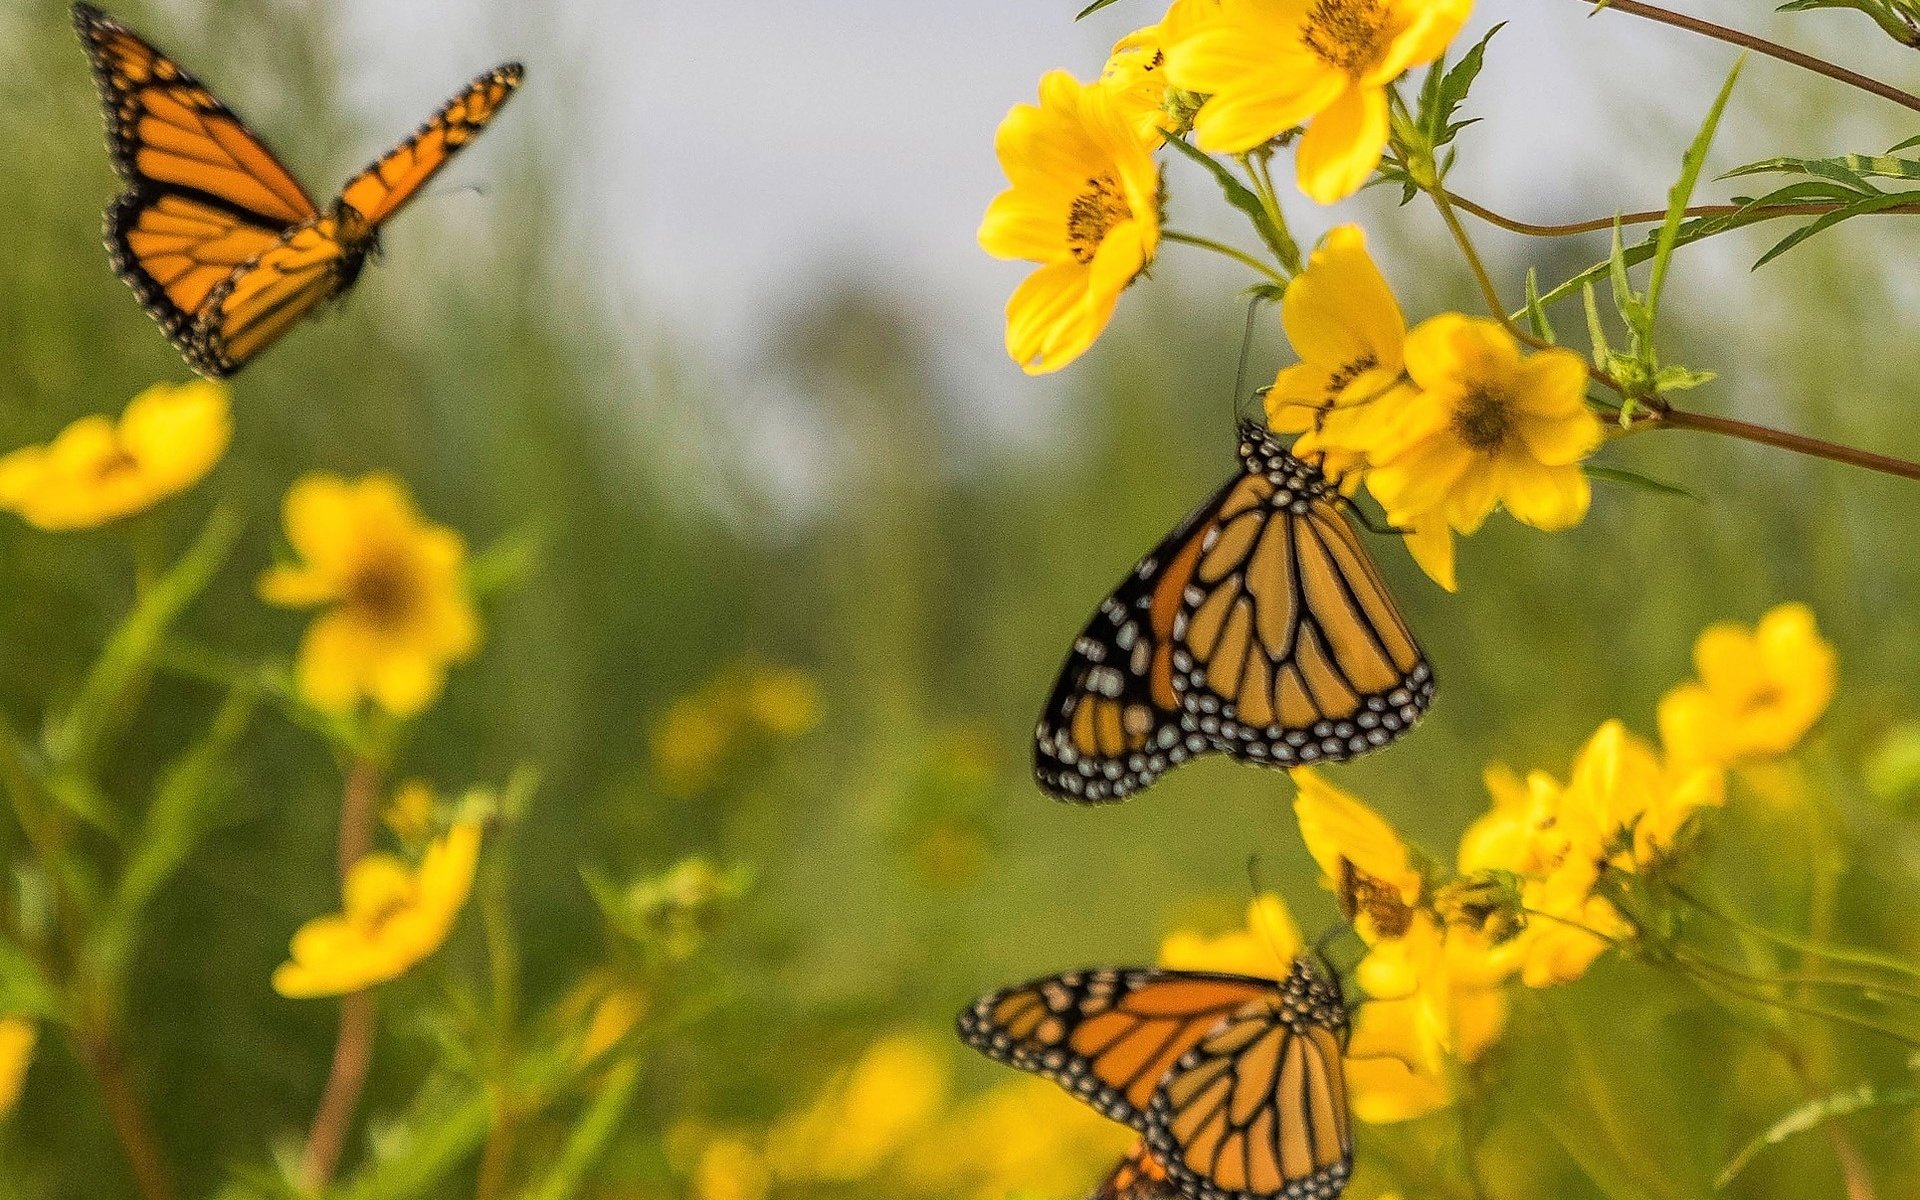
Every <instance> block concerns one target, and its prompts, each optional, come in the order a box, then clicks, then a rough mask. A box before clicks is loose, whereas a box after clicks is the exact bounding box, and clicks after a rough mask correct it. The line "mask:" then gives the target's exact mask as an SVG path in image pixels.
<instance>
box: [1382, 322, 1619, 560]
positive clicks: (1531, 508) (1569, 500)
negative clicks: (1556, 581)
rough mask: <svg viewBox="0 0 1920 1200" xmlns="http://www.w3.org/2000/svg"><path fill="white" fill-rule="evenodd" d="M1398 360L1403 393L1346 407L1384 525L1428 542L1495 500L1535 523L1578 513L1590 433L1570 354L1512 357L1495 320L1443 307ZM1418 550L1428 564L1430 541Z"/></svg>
mask: <svg viewBox="0 0 1920 1200" xmlns="http://www.w3.org/2000/svg"><path fill="white" fill-rule="evenodd" d="M1406 356H1407V373H1408V374H1409V375H1410V376H1411V377H1412V380H1413V385H1414V390H1413V391H1412V392H1411V393H1410V394H1408V395H1407V396H1406V398H1405V399H1404V400H1403V401H1402V402H1400V403H1396V404H1395V405H1393V406H1392V410H1391V411H1390V412H1382V413H1379V414H1377V415H1376V414H1365V413H1362V414H1357V416H1356V421H1357V422H1365V423H1366V424H1367V426H1368V427H1367V428H1366V429H1364V430H1361V431H1359V432H1357V433H1355V434H1353V435H1352V440H1353V441H1355V442H1356V443H1360V444H1363V445H1365V447H1366V449H1367V452H1368V455H1367V456H1368V459H1369V461H1370V462H1371V463H1372V467H1373V469H1372V471H1371V473H1370V474H1369V475H1368V476H1367V486H1368V488H1370V489H1371V490H1372V492H1373V494H1374V495H1375V496H1376V497H1378V498H1379V500H1380V502H1381V504H1382V505H1384V506H1385V507H1386V510H1387V518H1388V520H1390V521H1392V522H1394V523H1395V524H1399V525H1406V526H1407V527H1410V528H1411V527H1419V528H1422V529H1425V530H1426V531H1427V532H1428V537H1429V538H1430V539H1438V538H1440V537H1444V536H1445V531H1446V528H1447V527H1451V528H1452V529H1453V530H1455V531H1457V532H1460V533H1463V534H1471V533H1473V532H1474V531H1476V530H1478V529H1479V528H1480V524H1481V522H1483V521H1485V520H1486V518H1487V515H1488V514H1489V513H1491V512H1492V511H1493V510H1494V508H1495V506H1496V505H1502V504H1504V505H1505V506H1506V508H1507V511H1509V512H1511V513H1512V514H1513V515H1514V517H1515V518H1516V519H1518V520H1520V521H1523V522H1525V523H1526V524H1528V525H1532V526H1535V527H1536V528H1540V529H1564V528H1566V527H1568V526H1570V525H1575V524H1578V523H1579V522H1580V521H1581V519H1583V518H1584V517H1585V516H1586V514H1587V505H1588V504H1589V502H1590V501H1591V499H1592V492H1591V489H1590V486H1589V484H1588V482H1587V476H1586V473H1585V472H1584V471H1583V470H1581V468H1580V462H1581V460H1582V459H1584V458H1586V457H1587V455H1589V454H1591V453H1592V452H1593V450H1594V449H1595V448H1596V447H1597V446H1599V444H1600V438H1601V428H1600V419H1599V418H1598V417H1596V416H1595V415H1594V413H1593V410H1592V409H1590V408H1589V407H1587V402H1586V384H1587V368H1586V364H1585V362H1583V361H1582V360H1581V358H1580V357H1579V355H1577V354H1574V353H1573V352H1572V351H1569V350H1562V349H1551V350H1542V351H1540V352H1539V353H1537V354H1534V355H1531V356H1528V357H1522V355H1521V353H1520V346H1519V343H1518V342H1516V341H1515V340H1514V337H1513V335H1512V334H1511V333H1509V332H1508V331H1507V330H1506V329H1504V328H1502V327H1501V326H1500V325H1498V324H1496V323H1495V322H1493V321H1490V320H1486V319H1484V318H1479V317H1466V316H1462V315H1460V314H1458V313H1444V314H1442V315H1440V316H1437V317H1434V318H1432V319H1431V320H1428V321H1425V322H1422V323H1421V324H1420V326H1419V327H1418V328H1416V329H1415V330H1414V331H1413V332H1412V333H1411V334H1409V335H1407V346H1406ZM1441 518H1444V523H1441V522H1440V519H1441ZM1427 553H1428V556H1429V557H1430V558H1433V559H1434V560H1435V561H1438V556H1439V548H1438V547H1437V546H1432V545H1429V546H1428V547H1427ZM1446 553H1447V559H1446V561H1447V562H1449V563H1450V562H1451V549H1450V548H1449V549H1448V550H1447V552H1446ZM1422 565H1423V566H1424V565H1426V564H1425V563H1424V562H1423V564H1422ZM1448 569H1449V572H1450V569H1451V568H1450V567H1449V568H1448ZM1429 573H1432V572H1431V571H1430V572H1429ZM1437 577H1438V576H1437V575H1436V578H1437ZM1443 582H1444V580H1443Z"/></svg>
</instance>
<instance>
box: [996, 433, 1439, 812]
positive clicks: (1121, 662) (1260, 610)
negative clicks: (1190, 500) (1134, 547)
mask: <svg viewBox="0 0 1920 1200" xmlns="http://www.w3.org/2000/svg"><path fill="white" fill-rule="evenodd" d="M1240 453H1241V457H1242V458H1243V459H1244V460H1245V462H1246V470H1244V471H1243V472H1242V473H1241V474H1240V475H1238V476H1236V477H1235V478H1233V479H1232V480H1230V481H1229V482H1228V483H1227V484H1226V485H1225V486H1224V487H1222V488H1221V489H1220V491H1219V492H1217V493H1216V494H1215V495H1214V496H1213V497H1212V498H1211V499H1209V500H1208V501H1207V503H1205V504H1204V505H1202V506H1201V507H1200V509H1199V510H1198V511H1197V512H1195V513H1194V514H1193V516H1191V517H1189V518H1188V519H1187V520H1186V521H1185V522H1183V523H1182V524H1181V525H1180V527H1179V528H1178V529H1176V530H1174V532H1173V533H1172V534H1170V535H1169V536H1168V537H1167V539H1166V540H1165V541H1163V542H1162V543H1161V544H1160V545H1159V546H1157V547H1155V549H1154V551H1153V552H1152V553H1151V554H1149V555H1148V556H1147V557H1146V558H1144V559H1142V560H1141V562H1140V565H1139V566H1137V567H1136V568H1134V571H1133V573H1132V574H1130V575H1128V576H1127V578H1126V580H1125V581H1124V582H1122V583H1121V585H1120V587H1119V588H1117V589H1115V591H1114V593H1113V595H1112V596H1110V597H1109V598H1108V599H1107V600H1106V601H1105V602H1104V603H1103V604H1102V605H1101V606H1100V609H1099V611H1098V612H1096V613H1095V614H1094V617H1093V620H1092V621H1091V622H1090V623H1089V624H1088V625H1087V628H1086V630H1085V631H1084V632H1082V633H1081V635H1080V637H1079V638H1078V639H1076V640H1075V642H1074V645H1073V650H1072V652H1071V653H1070V654H1069V655H1068V657H1067V663H1066V666H1065V667H1064V668H1063V669H1062V670H1061V673H1060V679H1059V681H1058V683H1056V684H1055V685H1054V690H1053V695H1052V697H1051V698H1050V699H1049V700H1048V702H1047V707H1046V709H1045V710H1044V711H1043V712H1042V714H1041V718H1040V724H1039V728H1038V730H1037V731H1036V734H1035V738H1034V778H1035V779H1036V780H1037V781H1038V782H1039V784H1040V786H1041V787H1042V788H1043V789H1044V790H1046V791H1047V792H1049V793H1051V794H1052V795H1055V796H1058V797H1061V798H1063V799H1068V800H1079V801H1084V802H1101V801H1108V800H1120V799H1124V798H1125V797H1127V796H1128V795H1130V794H1132V793H1133V792H1137V791H1139V790H1140V789H1141V788H1143V787H1146V786H1147V785H1148V784H1150V783H1152V782H1153V781H1154V780H1155V779H1157V778H1158V777H1159V776H1160V775H1161V773H1163V772H1164V771H1166V770H1167V769H1168V768H1170V767H1172V766H1175V765H1177V764H1179V763H1181V762H1183V761H1185V760H1186V759H1188V758H1191V757H1193V756H1194V755H1197V754H1203V753H1207V752H1209V751H1220V752H1223V753H1226V754H1229V755H1231V756H1233V757H1235V758H1238V759H1241V760H1243V761H1246V762H1258V763H1266V764H1269V765H1275V766H1293V765H1297V764H1301V763H1311V762H1330V761H1339V760H1341V759H1347V758H1352V757H1354V756H1356V755H1359V754H1364V753H1366V752H1368V751H1370V750H1376V749H1378V748H1380V747H1382V746H1385V745H1386V744H1388V743H1389V742H1391V741H1393V740H1394V739H1395V738H1396V737H1398V736H1400V735H1401V734H1403V733H1405V732H1406V731H1407V730H1408V729H1410V728H1411V727H1412V726H1413V724H1414V723H1415V722H1416V721H1418V720H1419V718H1420V716H1421V714H1422V713H1424V712H1425V711H1426V709H1427V706H1428V705H1429V704H1430V703H1431V702H1432V699H1433V671H1432V668H1431V667H1429V666H1428V664H1427V661H1426V658H1425V656H1424V655H1423V654H1422V653H1421V652H1420V648H1419V646H1418V644H1417V643H1415V641H1414V639H1413V635H1412V633H1411V632H1410V631H1409V630H1408V629H1407V624H1406V621H1405V619H1404V618H1402V617H1401V615H1400V611H1399V609H1398V608H1397V607H1396V606H1395V604H1394V602H1393V598H1392V596H1391V595H1390V594H1388V592H1387V589H1386V583H1385V581H1384V580H1382V579H1381V577H1380V573H1379V569H1378V568H1376V567H1375V566H1374V564H1373V560H1372V559H1371V558H1370V557H1368V555H1367V552H1366V549H1365V548H1364V547H1363V546H1361V544H1360V540H1359V538H1358V537H1357V536H1356V535H1355V534H1354V532H1353V527H1352V525H1350V524H1349V523H1348V521H1347V518H1346V516H1345V514H1344V513H1343V512H1342V511H1341V510H1340V508H1339V503H1340V501H1339V498H1338V494H1337V492H1335V491H1334V490H1333V489H1332V488H1331V487H1330V486H1329V485H1328V484H1327V483H1326V481H1325V480H1324V479H1323V478H1322V477H1321V475H1320V473H1319V471H1318V470H1317V468H1315V467H1314V466H1312V465H1311V464H1308V463H1304V462H1302V461H1301V460H1299V459H1297V458H1295V457H1293V455H1292V454H1290V453H1289V452H1288V451H1287V449H1286V448H1285V447H1284V446H1282V445H1280V444H1279V443H1278V442H1276V441H1274V440H1273V439H1272V438H1271V437H1270V436H1268V435H1267V434H1266V433H1265V431H1263V430H1261V429H1260V428H1259V427H1258V426H1255V425H1251V424H1249V425H1247V426H1245V427H1243V429H1242V433H1241V447H1240Z"/></svg>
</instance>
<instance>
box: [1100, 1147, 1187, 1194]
mask: <svg viewBox="0 0 1920 1200" xmlns="http://www.w3.org/2000/svg"><path fill="white" fill-rule="evenodd" d="M1179 1195H1180V1189H1178V1188H1176V1187H1174V1186H1173V1181H1172V1180H1170V1179H1168V1178H1167V1169H1166V1168H1165V1167H1163V1166H1161V1165H1160V1162H1159V1160H1158V1159H1156V1158H1154V1157H1153V1154H1152V1152H1151V1151H1149V1150H1148V1149H1147V1143H1146V1141H1145V1140H1144V1139H1143V1140H1141V1141H1137V1142H1135V1143H1134V1144H1133V1148H1132V1149H1131V1150H1129V1151H1127V1156H1126V1157H1125V1158H1123V1159H1121V1160H1120V1164H1119V1165H1118V1166H1116V1167H1114V1169H1113V1173H1112V1174H1111V1175H1108V1176H1107V1177H1106V1178H1105V1179H1104V1180H1102V1181H1101V1182H1100V1186H1099V1187H1096V1188H1094V1189H1093V1193H1092V1194H1091V1195H1089V1196H1088V1197H1087V1200H1175V1197H1177V1196H1179Z"/></svg>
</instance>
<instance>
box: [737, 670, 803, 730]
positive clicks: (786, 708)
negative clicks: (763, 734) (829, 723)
mask: <svg viewBox="0 0 1920 1200" xmlns="http://www.w3.org/2000/svg"><path fill="white" fill-rule="evenodd" d="M746 702H747V714H748V715H749V716H751V717H752V718H753V721H754V723H755V724H757V725H759V726H760V728H762V729H764V730H766V731H767V732H768V733H772V734H777V735H779V736H780V737H790V738H791V737H799V736H801V735H802V734H805V733H810V732H812V731H813V729H814V727H815V726H817V725H818V724H820V687H819V685H818V684H816V683H814V681H813V679H812V678H811V677H809V676H808V675H807V674H806V673H805V672H804V671H794V670H786V669H777V668H776V669H766V670H761V671H756V672H755V673H754V674H753V676H752V678H750V679H748V680H747V695H746Z"/></svg>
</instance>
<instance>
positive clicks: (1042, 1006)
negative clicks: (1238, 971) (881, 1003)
mask: <svg viewBox="0 0 1920 1200" xmlns="http://www.w3.org/2000/svg"><path fill="white" fill-rule="evenodd" d="M1274 986H1275V984H1274V981H1273V980H1271V979H1254V978H1250V977H1247V976H1242V975H1215V974H1206V973H1201V972H1188V971H1160V970H1149V969H1136V970H1103V971H1074V972H1070V973H1068V974H1065V975H1056V976H1051V977H1049V978H1046V979H1036V980H1034V981H1032V982H1031V983H1025V984H1022V985H1020V986H1019V987H1014V988H1008V989H1006V990H1004V991H1000V992H995V993H994V994H992V995H990V996H984V997H982V998H981V999H979V1000H977V1001H975V1002H974V1003H973V1005H971V1006H970V1007H969V1008H967V1010H966V1011H965V1012H962V1013H961V1014H960V1020H959V1030H960V1038H961V1040H962V1041H964V1042H966V1043H967V1044H968V1045H969V1046H972V1047H973V1048H974V1049H976V1050H978V1051H980V1052H981V1053H982V1054H985V1055H986V1056H987V1057H989V1058H992V1059H996V1060H998V1061H1000V1062H1004V1063H1007V1064H1009V1065H1011V1066H1015V1067H1018V1068H1020V1069H1021V1070H1023V1071H1031V1072H1033V1073H1034V1074H1037V1075H1042V1076H1045V1077H1046V1078H1048V1079H1051V1080H1053V1081H1054V1082H1055V1083H1058V1084H1059V1085H1060V1086H1061V1087H1064V1088H1066V1089H1067V1090H1068V1091H1070V1092H1072V1093H1073V1094H1074V1095H1076V1096H1078V1097H1080V1098H1081V1099H1082V1100H1085V1101H1086V1102H1087V1103H1088V1104H1091V1105H1092V1106H1093V1107H1094V1108H1096V1109H1098V1110H1099V1111H1100V1112H1101V1113H1103V1114H1105V1115H1106V1116H1108V1117H1110V1118H1112V1119H1113V1120H1116V1121H1120V1122H1123V1123H1125V1124H1127V1125H1131V1126H1133V1127H1134V1128H1136V1129H1139V1128H1143V1121H1144V1119H1145V1118H1144V1113H1145V1110H1146V1106H1147V1102H1148V1100H1149V1099H1150V1098H1151V1097H1152V1095H1153V1090H1154V1087H1155V1086H1156V1085H1157V1084H1158V1083H1159V1082H1160V1079H1161V1077H1162V1076H1164V1075H1165V1074H1166V1073H1167V1070H1168V1069H1169V1068H1170V1067H1172V1066H1173V1064H1174V1063H1175V1062H1176V1061H1178V1060H1179V1059H1180V1057H1181V1055H1183V1054H1185V1053H1186V1052H1187V1050H1188V1049H1190V1048H1191V1047H1192V1046H1193V1045H1194V1044H1195V1043H1197V1042H1199V1041H1200V1039H1201V1038H1203V1037H1205V1036H1206V1035H1207V1032H1208V1031H1209V1030H1211V1029H1213V1028H1214V1027H1215V1026H1216V1025H1218V1024H1219V1023H1220V1022H1221V1021H1223V1020H1225V1019H1226V1018H1227V1017H1228V1016H1230V1015H1232V1014H1233V1013H1234V1012H1235V1011H1237V1010H1238V1009H1239V1008H1240V1007H1241V1006H1243V1005H1245V1004H1246V1003H1247V1002H1248V1001H1250V1000H1253V999H1255V998H1257V997H1259V996H1262V995H1269V994H1271V993H1272V992H1273V990H1274Z"/></svg>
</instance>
